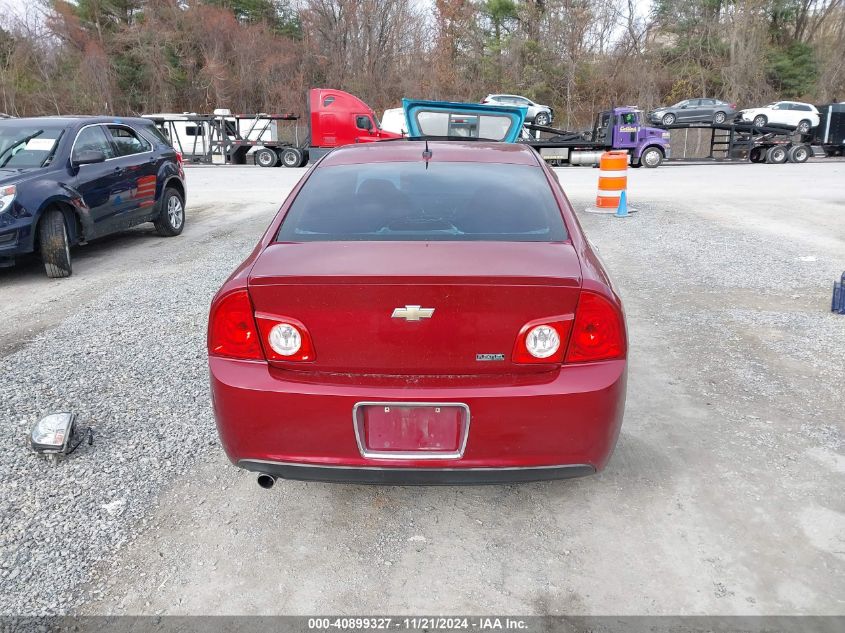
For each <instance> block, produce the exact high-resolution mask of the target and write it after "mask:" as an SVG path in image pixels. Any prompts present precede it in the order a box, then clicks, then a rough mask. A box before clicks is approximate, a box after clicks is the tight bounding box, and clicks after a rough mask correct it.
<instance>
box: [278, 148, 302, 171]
mask: <svg viewBox="0 0 845 633" xmlns="http://www.w3.org/2000/svg"><path fill="white" fill-rule="evenodd" d="M301 163H302V152H300V151H299V150H298V149H297V148H295V147H286V148H285V149H284V150H282V165H284V166H285V167H299V165H300V164H301Z"/></svg>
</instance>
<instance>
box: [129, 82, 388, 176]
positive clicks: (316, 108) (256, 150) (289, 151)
mask: <svg viewBox="0 0 845 633" xmlns="http://www.w3.org/2000/svg"><path fill="white" fill-rule="evenodd" d="M145 116H146V117H147V118H149V119H152V120H153V121H155V123H156V126H157V127H158V128H159V129H160V130H161V131H162V132H163V133H164V134H165V135H166V136H167V137H168V138H169V139H170V142H171V143H172V144H173V146H174V148H175V149H177V150H179V151H180V152H182V154H183V156H184V157H185V160H188V161H190V162H197V163H208V164H226V165H243V164H246V163H247V162H248V157H250V156H254V160H255V163H256V164H257V165H260V166H262V167H275V166H277V165H284V166H285V167H301V166H302V165H304V164H305V163H307V162H308V161H309V160H312V161H313V160H316V159H317V158H319V157H320V156H322V155H323V154H325V153H326V152H328V151H330V150H332V149H334V148H335V147H339V146H341V145H348V144H351V143H370V142H373V141H379V140H384V139H391V138H401V135H400V134H395V133H392V132H388V131H386V130H382V129H381V128H380V127H379V122H378V118H377V117H376V115H375V112H373V110H372V108H370V107H369V106H368V105H367V104H366V103H364V102H363V101H361V100H360V99H359V98H358V97H356V96H354V95H351V94H349V93H348V92H344V91H342V90H333V89H328V88H313V89H311V90H310V91H309V94H308V121H309V123H310V126H309V129H308V130H307V131H305V132H303V131H301V130H300V127H299V121H300V117H299V116H298V115H296V114H231V113H230V112H229V111H228V110H215V112H214V114H210V115H198V114H181V115H177V114H173V115H168V114H153V115H145ZM291 124H292V126H293V131H292V132H290V133H288V134H287V135H285V134H284V131H285V130H284V127H285V125H288V126H289V125H291Z"/></svg>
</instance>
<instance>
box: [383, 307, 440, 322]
mask: <svg viewBox="0 0 845 633" xmlns="http://www.w3.org/2000/svg"><path fill="white" fill-rule="evenodd" d="M432 314H434V308H422V307H420V306H405V307H404V308H393V314H391V315H390V316H391V318H394V319H405V320H406V321H419V320H420V319H430V318H431V315H432Z"/></svg>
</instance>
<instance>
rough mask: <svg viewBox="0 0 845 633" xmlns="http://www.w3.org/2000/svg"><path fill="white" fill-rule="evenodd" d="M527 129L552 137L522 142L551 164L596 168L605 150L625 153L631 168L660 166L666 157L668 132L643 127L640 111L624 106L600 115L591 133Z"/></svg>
mask: <svg viewBox="0 0 845 633" xmlns="http://www.w3.org/2000/svg"><path fill="white" fill-rule="evenodd" d="M525 127H526V128H528V129H529V130H533V131H537V132H545V133H547V134H551V136H549V137H548V138H532V137H530V136H527V137H524V138H522V139H521V142H523V143H526V144H528V145H531V146H532V147H533V148H534V149H536V150H537V151H538V152H539V154H540V156H542V157H543V159H544V160H546V161H548V162H550V163H551V164H553V165H597V164H598V163H599V158H600V157H601V155H602V153H603V152H605V151H607V150H611V149H613V150H624V151H626V152H628V154H629V155H630V156H631V167H651V168H654V167H659V166H660V164H661V163H662V162H663V160H664V159H666V158H669V156H670V150H669V132H668V131H667V130H663V129H661V128H655V127H648V126H647V125H645V114H644V113H643V111H642V110H640V109H638V108H635V107H631V106H625V107H620V108H613V109H612V110H607V111H605V112H600V113H599V114H598V116H596V122H595V125H594V126H593V130H592V132H589V133H584V134H579V133H573V132H567V131H564V130H558V129H555V128H550V127H543V126H539V125H530V124H528V125H526V126H525Z"/></svg>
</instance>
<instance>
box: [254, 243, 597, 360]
mask: <svg viewBox="0 0 845 633" xmlns="http://www.w3.org/2000/svg"><path fill="white" fill-rule="evenodd" d="M580 286H581V269H580V264H579V261H578V257H577V254H576V253H575V250H574V249H573V247H572V245H571V244H569V243H568V242H567V243H560V242H557V243H555V242H552V243H549V242H422V241H420V242H414V241H404V242H403V241H397V242H306V243H277V244H273V245H271V246H269V247H268V248H267V249H266V250H265V251H264V252H263V253H262V254H261V256H260V257H259V258H258V260H257V261H256V263H255V265H254V266H253V268H252V271H251V273H250V280H249V292H250V296H251V298H252V301H253V305H254V308H255V311H256V313H261V314H264V315H268V316H271V317H274V318H275V317H290V318H293V319H296V320H298V321H300V322H302V323H303V324H304V325H305V327H306V328H307V329H308V331H309V333H310V335H311V338H312V340H313V343H314V348H315V353H316V359H315V360H314V361H313V362H308V363H287V364H285V363H282V365H283V366H287V367H290V368H298V369H309V370H312V371H326V372H336V373H367V374H392V375H405V374H409V375H412V374H484V373H506V372H532V371H535V372H536V371H542V370H544V369H547V368H548V366H547V365H516V364H513V363H512V362H511V354H512V352H513V346H514V342H515V340H516V337H517V334H518V332H519V330H520V329H521V328H522V327H523V326H524V325H525V324H526V323H527V322H529V321H533V320H536V319H541V318H546V317H552V316H560V315H573V314H574V312H575V308H576V305H577V301H578V295H579V291H580ZM430 310H433V312H430V313H429V312H428V311H430Z"/></svg>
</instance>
